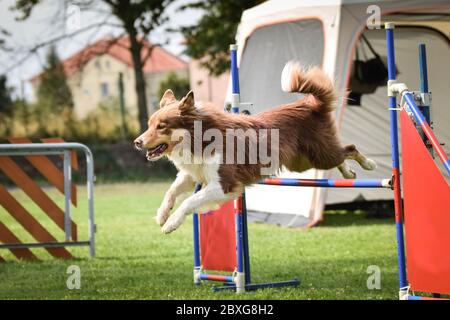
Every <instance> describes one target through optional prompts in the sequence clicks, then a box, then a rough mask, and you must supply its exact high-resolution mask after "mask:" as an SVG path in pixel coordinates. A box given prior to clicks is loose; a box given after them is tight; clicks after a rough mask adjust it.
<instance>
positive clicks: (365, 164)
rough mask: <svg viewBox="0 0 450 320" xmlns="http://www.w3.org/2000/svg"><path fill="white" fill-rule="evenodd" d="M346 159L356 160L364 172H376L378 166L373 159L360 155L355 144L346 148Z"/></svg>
mask: <svg viewBox="0 0 450 320" xmlns="http://www.w3.org/2000/svg"><path fill="white" fill-rule="evenodd" d="M344 149H345V158H346V159H349V160H355V161H356V162H358V163H359V165H360V166H361V167H362V168H363V169H364V170H374V169H375V168H376V167H377V164H376V162H375V161H373V160H372V159H369V158H367V157H365V156H364V155H363V154H362V153H360V152H359V151H358V150H357V149H356V147H355V145H354V144H351V145H348V146H345V148H344Z"/></svg>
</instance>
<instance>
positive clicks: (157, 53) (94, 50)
mask: <svg viewBox="0 0 450 320" xmlns="http://www.w3.org/2000/svg"><path fill="white" fill-rule="evenodd" d="M129 47H130V39H129V37H128V36H123V37H121V38H103V39H100V40H98V41H97V42H95V43H93V44H91V45H89V46H87V47H86V48H84V49H82V50H81V51H78V52H77V53H75V54H74V55H72V56H70V57H69V58H67V59H65V60H63V61H62V65H63V68H64V71H65V74H66V76H68V77H70V76H72V75H73V74H75V73H76V72H78V71H79V70H81V69H82V68H83V67H84V66H85V65H86V64H87V63H88V62H89V61H90V60H91V59H92V58H94V57H97V56H101V55H104V54H108V55H110V56H112V57H114V58H115V59H117V60H119V61H121V62H123V63H124V64H126V65H128V66H130V67H132V66H133V60H132V57H131V52H130V50H129ZM151 47H152V44H151V43H150V42H148V41H145V40H144V47H143V48H142V50H141V57H142V58H145V57H146V56H147V55H148V52H149V50H150V48H151ZM187 67H188V64H187V62H185V61H184V60H182V59H180V58H179V57H177V56H175V55H173V54H172V53H170V52H168V51H167V50H165V49H163V48H162V47H160V46H155V47H154V48H153V51H152V53H151V56H150V57H149V58H148V59H147V60H146V62H145V64H144V73H151V72H160V71H169V70H178V69H185V68H187ZM40 76H41V74H39V75H36V76H35V77H33V78H32V79H31V81H34V80H38V79H39V78H40Z"/></svg>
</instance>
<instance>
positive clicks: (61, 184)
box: [0, 138, 94, 261]
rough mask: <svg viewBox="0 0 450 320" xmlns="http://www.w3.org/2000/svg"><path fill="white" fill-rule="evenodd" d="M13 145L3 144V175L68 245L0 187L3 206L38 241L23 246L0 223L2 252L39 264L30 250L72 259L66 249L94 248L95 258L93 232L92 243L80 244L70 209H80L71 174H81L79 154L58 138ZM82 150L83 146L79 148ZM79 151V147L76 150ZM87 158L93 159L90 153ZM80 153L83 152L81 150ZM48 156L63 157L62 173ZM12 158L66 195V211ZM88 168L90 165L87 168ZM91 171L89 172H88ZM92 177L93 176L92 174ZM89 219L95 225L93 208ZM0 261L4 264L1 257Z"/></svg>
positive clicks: (0, 162)
mask: <svg viewBox="0 0 450 320" xmlns="http://www.w3.org/2000/svg"><path fill="white" fill-rule="evenodd" d="M8 141H9V142H10V143H11V144H0V172H1V173H2V174H3V175H4V176H6V177H7V178H8V179H9V180H10V181H11V182H12V183H13V184H14V185H15V186H16V187H18V188H19V189H21V190H22V191H23V192H24V193H25V194H26V195H27V196H28V198H29V199H31V200H32V201H33V203H34V204H35V205H36V206H37V207H39V209H41V211H42V212H44V213H45V214H46V215H47V216H48V217H49V219H50V220H51V221H52V222H53V223H54V224H55V225H56V226H58V228H59V229H61V230H62V231H64V234H65V241H58V240H57V237H55V236H53V235H52V234H51V233H50V232H49V231H48V230H47V229H46V228H45V227H44V226H43V225H42V223H41V222H40V221H38V219H36V218H35V217H34V216H33V215H32V214H31V213H30V212H29V211H28V210H27V209H26V208H25V207H24V206H23V205H22V204H21V203H20V202H19V201H18V200H17V199H16V198H15V197H14V196H13V194H11V193H10V191H8V189H7V188H6V187H5V186H4V185H1V184H0V205H1V206H2V207H3V208H4V209H5V211H6V212H7V213H8V214H9V215H10V216H12V217H13V218H14V220H15V221H17V222H18V224H20V225H21V227H22V228H23V229H24V230H25V231H27V232H28V233H29V234H30V235H31V236H32V237H33V238H34V240H36V242H34V243H24V242H22V241H21V240H20V238H19V237H18V236H16V235H15V234H14V233H13V232H12V231H11V229H10V228H9V227H7V226H6V224H5V223H3V222H1V221H0V242H1V244H0V249H9V250H10V251H11V252H12V254H13V255H14V256H15V257H16V258H18V259H24V260H36V259H37V257H36V255H35V254H34V253H33V252H32V251H31V250H30V249H31V248H39V247H41V248H45V250H46V251H47V252H48V253H49V254H50V255H52V256H53V257H55V258H65V259H68V258H72V257H73V256H72V254H71V253H70V252H69V251H68V250H67V249H66V248H65V247H66V246H82V245H86V246H91V255H93V254H94V247H93V245H94V241H93V239H94V238H93V231H94V228H92V233H91V235H90V240H89V241H78V227H77V224H76V223H75V222H74V221H72V219H71V206H74V207H76V206H77V188H76V185H75V184H74V183H72V178H71V176H72V173H71V172H72V170H78V161H77V156H76V151H75V150H73V149H71V148H70V147H69V146H68V145H79V144H70V143H65V142H64V140H62V139H59V138H51V139H41V142H42V143H32V142H31V141H30V140H29V139H26V138H9V139H8ZM79 146H83V145H79ZM77 147H78V146H77ZM83 148H85V150H84V151H85V152H87V151H86V150H88V153H87V155H89V156H88V158H89V159H91V158H92V154H91V153H90V150H89V149H88V148H87V147H85V146H83ZM79 149H80V148H79ZM47 155H60V156H62V161H63V170H61V169H59V168H58V166H57V164H56V163H55V162H54V161H53V160H52V158H50V157H48V156H47ZM12 156H23V158H24V159H25V160H26V161H27V162H28V163H29V164H30V165H31V167H32V168H33V169H34V170H36V171H37V172H38V173H39V174H40V175H42V177H44V178H45V180H46V181H47V182H49V183H50V184H51V185H52V186H54V187H55V188H56V189H57V190H58V191H59V192H60V193H61V194H62V195H64V199H65V201H64V209H61V208H60V207H59V206H58V204H57V203H55V201H54V200H52V198H50V197H49V195H48V194H47V193H46V192H45V189H44V188H42V187H41V186H40V185H39V184H38V183H37V182H36V181H34V180H33V178H32V177H31V176H30V175H29V174H28V173H27V172H25V170H24V169H23V168H22V167H21V166H20V165H19V164H18V163H17V160H16V159H15V158H13V157H12ZM90 162H91V163H92V160H90ZM88 167H89V168H90V167H91V165H89V166H88ZM88 171H90V170H88ZM92 176H93V174H92ZM88 185H89V188H90V189H92V179H88ZM90 211H92V212H90V217H92V219H90V220H92V223H93V207H92V208H90ZM0 261H4V259H3V258H2V257H0Z"/></svg>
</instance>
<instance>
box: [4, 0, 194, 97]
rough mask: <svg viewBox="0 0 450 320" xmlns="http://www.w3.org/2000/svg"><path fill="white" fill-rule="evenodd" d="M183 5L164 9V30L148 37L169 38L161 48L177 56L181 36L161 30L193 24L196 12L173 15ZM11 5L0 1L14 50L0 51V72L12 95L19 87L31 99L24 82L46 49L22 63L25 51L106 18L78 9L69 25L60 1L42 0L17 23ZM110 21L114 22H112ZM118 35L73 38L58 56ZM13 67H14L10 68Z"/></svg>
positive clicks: (104, 31) (105, 30)
mask: <svg viewBox="0 0 450 320" xmlns="http://www.w3.org/2000/svg"><path fill="white" fill-rule="evenodd" d="M186 2H190V1H189V0H178V1H175V3H173V4H172V5H170V6H169V7H168V8H167V12H168V15H169V17H170V21H169V22H168V24H166V25H165V26H164V27H162V28H159V29H157V30H155V32H154V33H153V34H152V36H151V38H150V40H151V41H153V42H155V43H161V42H165V40H167V39H169V40H170V43H169V44H168V45H166V46H164V48H166V49H167V50H169V51H170V52H172V53H174V54H177V55H179V54H181V53H182V51H183V45H182V44H181V42H182V37H181V36H180V35H177V34H173V33H170V34H169V33H167V32H165V28H166V27H177V26H180V25H190V24H194V23H196V21H198V19H199V17H200V15H201V13H200V12H199V11H186V12H177V11H176V9H177V8H178V7H179V6H180V5H182V4H183V3H186ZM14 3H15V0H0V26H1V27H2V28H4V29H6V30H8V31H9V32H11V34H12V35H11V37H10V38H8V40H7V41H8V45H9V47H11V48H13V49H14V51H13V52H12V53H7V52H6V53H5V52H0V73H1V74H4V73H5V70H6V71H8V72H7V73H6V75H7V76H8V82H9V84H10V85H11V86H13V87H15V88H16V91H15V94H16V95H20V92H21V90H20V87H21V84H23V87H24V93H25V97H26V98H27V99H31V98H32V90H31V86H30V84H29V83H28V79H30V78H31V77H32V76H34V75H36V74H38V73H39V72H40V70H42V66H43V63H44V61H45V59H44V56H45V52H46V48H43V49H40V50H39V51H38V52H37V53H36V54H32V55H31V56H29V57H28V58H27V59H26V60H25V61H22V60H23V59H24V57H25V55H26V53H27V52H29V49H30V48H33V47H34V46H36V44H38V43H42V42H45V41H48V40H49V39H53V38H55V37H58V36H60V35H64V34H67V33H71V32H72V31H73V30H76V28H77V26H79V27H81V28H84V27H86V26H88V25H91V24H92V23H98V22H100V21H103V20H104V19H105V17H106V15H105V13H103V12H102V11H103V10H104V8H102V7H101V6H99V7H98V8H97V10H96V12H88V11H84V10H81V11H80V15H79V16H78V17H79V19H78V17H76V18H73V19H72V20H70V21H71V22H72V23H67V20H65V19H64V16H63V15H62V14H61V13H66V12H67V10H65V8H64V7H63V3H64V2H63V1H60V0H43V3H42V4H40V5H38V6H37V7H36V8H35V10H34V12H33V14H32V16H31V17H30V19H29V20H26V21H24V22H17V21H16V20H15V17H17V16H19V14H18V13H17V12H11V11H10V10H9V8H10V7H11V6H12V5H13V4H14ZM98 3H100V1H99V2H98ZM69 11H70V10H69ZM110 21H111V22H114V21H113V20H110ZM78 22H79V23H78ZM74 28H75V29H74ZM122 32H123V31H122V30H120V29H117V28H114V27H109V26H104V27H102V28H100V29H96V30H92V31H88V32H85V33H82V34H79V35H76V36H75V37H73V38H70V39H65V40H62V41H59V42H58V43H57V49H58V54H59V56H60V58H62V59H64V58H67V57H69V56H70V55H72V54H74V53H75V52H77V51H79V50H80V49H82V48H83V47H85V46H86V45H87V44H89V43H92V42H93V41H95V40H96V39H99V38H101V37H105V36H109V35H120V34H122ZM13 66H15V67H14V68H12V67H13Z"/></svg>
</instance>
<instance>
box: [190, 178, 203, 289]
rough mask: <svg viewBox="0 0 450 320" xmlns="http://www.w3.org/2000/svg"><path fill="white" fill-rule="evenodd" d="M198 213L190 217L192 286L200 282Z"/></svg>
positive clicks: (196, 188)
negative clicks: (192, 261) (192, 250)
mask: <svg viewBox="0 0 450 320" xmlns="http://www.w3.org/2000/svg"><path fill="white" fill-rule="evenodd" d="M201 188H202V185H201V184H197V185H196V186H195V192H198V191H200V189H201ZM199 222H200V221H199V218H198V213H194V214H193V216H192V225H193V231H194V232H193V235H194V284H196V285H199V284H200V282H201V268H202V266H201V261H200V232H199Z"/></svg>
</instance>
